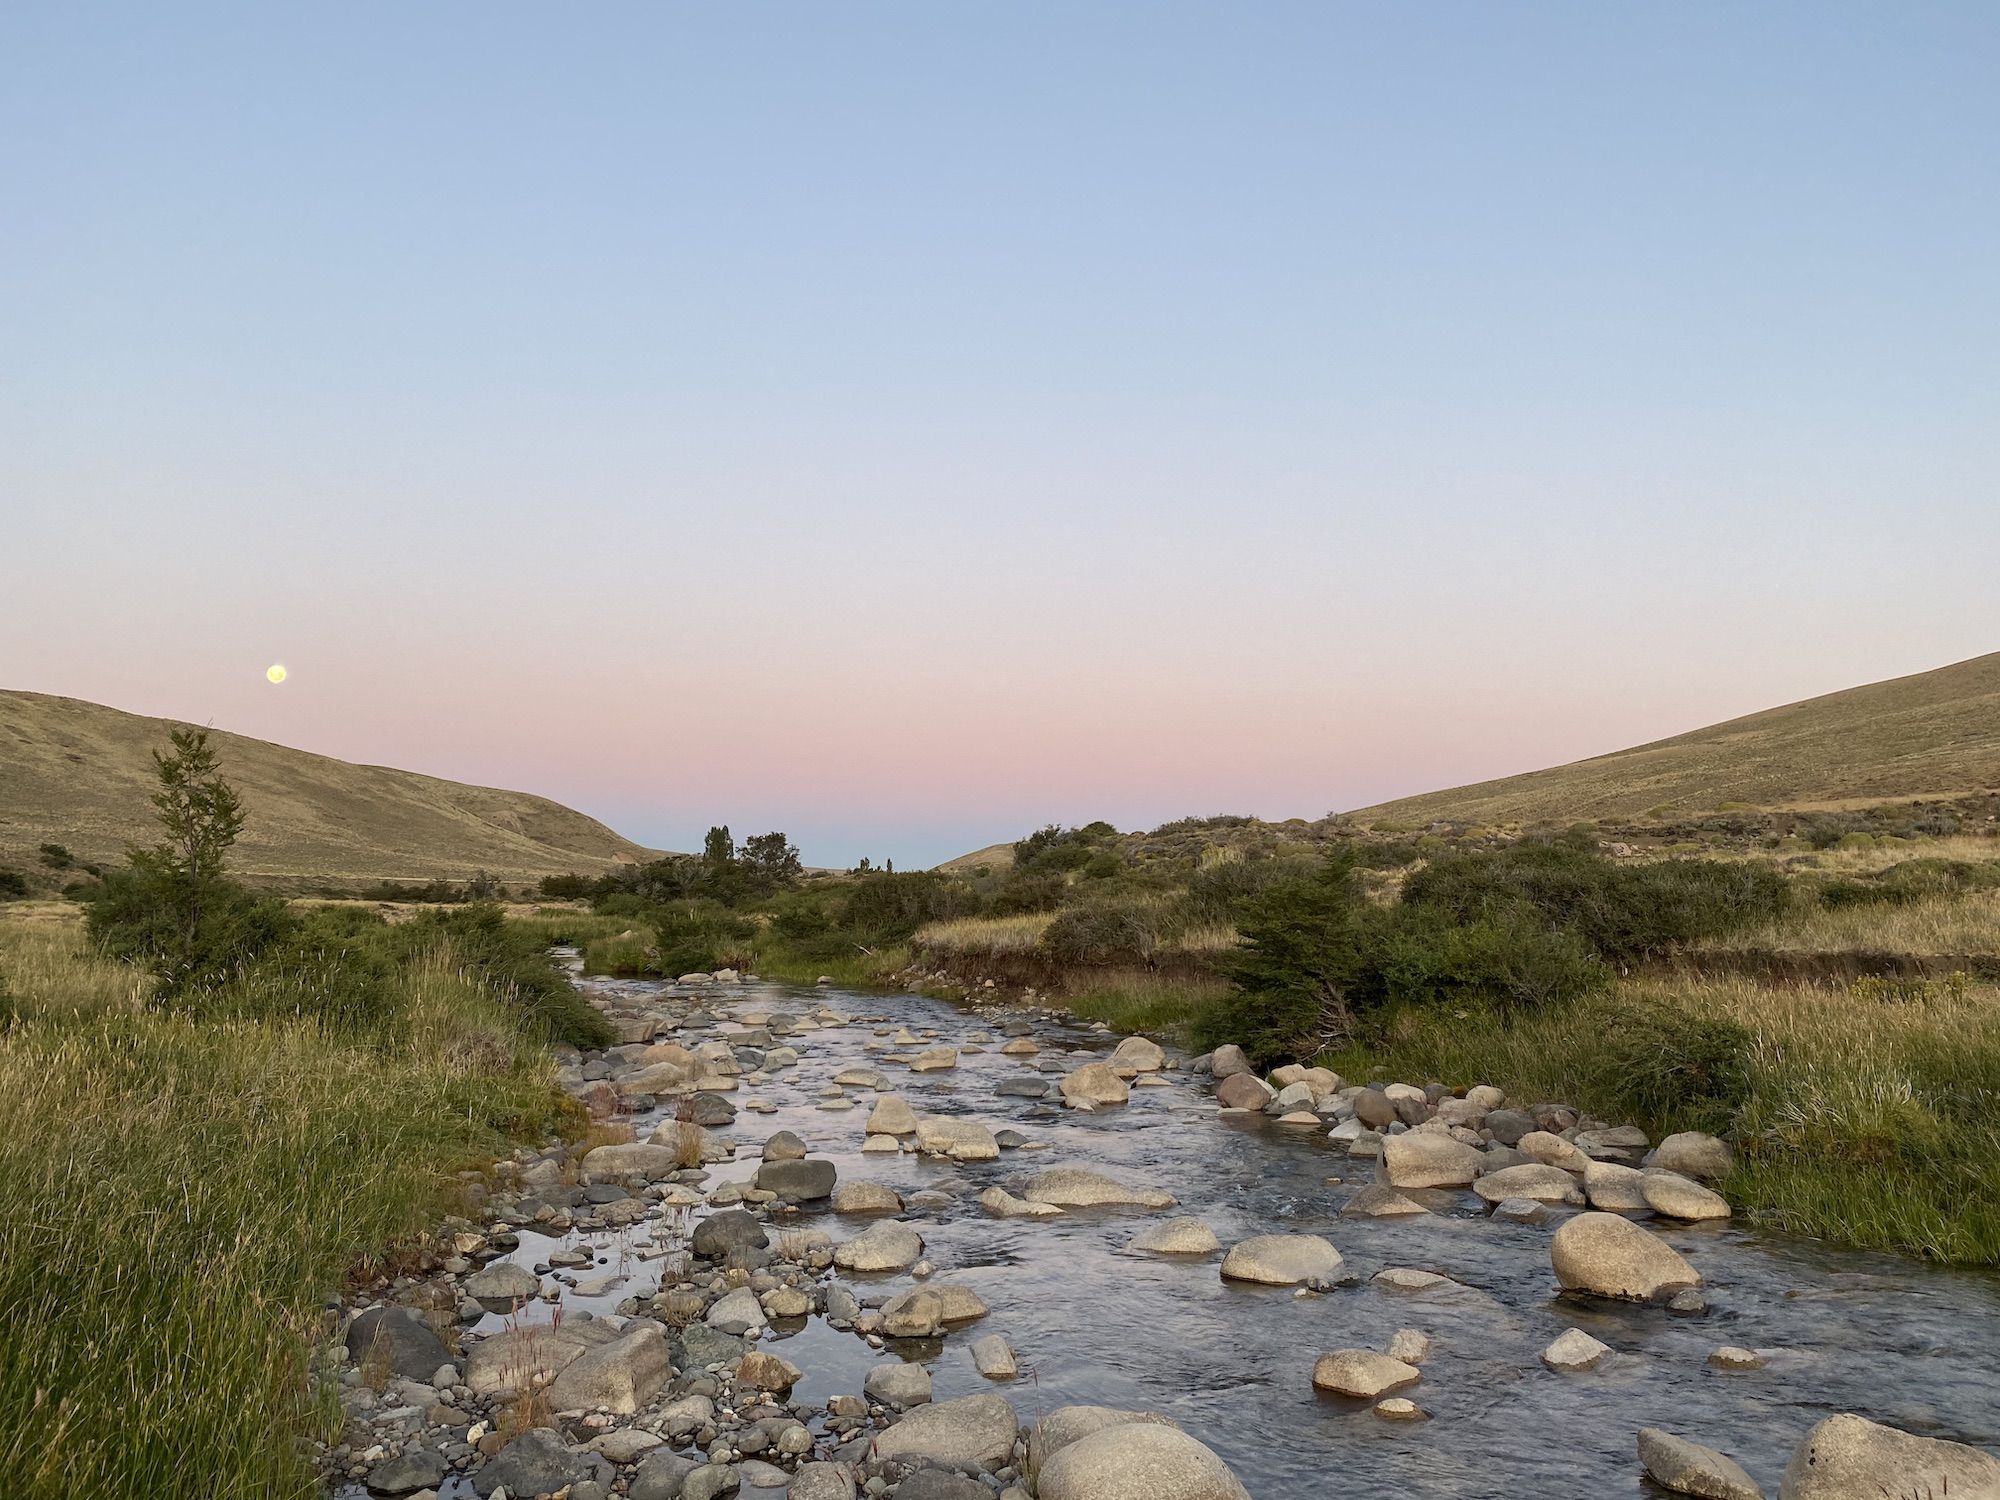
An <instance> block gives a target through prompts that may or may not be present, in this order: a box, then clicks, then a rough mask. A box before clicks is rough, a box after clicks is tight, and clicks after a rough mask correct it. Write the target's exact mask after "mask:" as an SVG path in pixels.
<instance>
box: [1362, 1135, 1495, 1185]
mask: <svg viewBox="0 0 2000 1500" xmlns="http://www.w3.org/2000/svg"><path fill="white" fill-rule="evenodd" d="M1485 1164H1486V1158H1485V1157H1483V1156H1481V1155H1480V1154H1479V1152H1478V1150H1477V1149H1476V1148H1474V1147H1472V1146H1468V1145H1466V1144H1465V1143H1464V1142H1463V1141H1455V1140H1453V1139H1452V1138H1451V1137H1450V1136H1448V1135H1440V1134H1437V1133H1435V1132H1431V1131H1410V1132H1407V1133H1405V1134H1403V1135H1392V1136H1386V1137H1384V1139H1383V1141H1382V1167H1383V1170H1384V1171H1385V1172H1386V1173H1387V1174H1388V1179H1389V1186H1390V1187H1399V1188H1435V1187H1467V1186H1470V1185H1471V1183H1472V1182H1473V1181H1474V1180H1475V1179H1476V1178H1477V1177H1478V1176H1479V1174H1480V1172H1481V1170H1482V1169H1483V1168H1484V1167H1485Z"/></svg>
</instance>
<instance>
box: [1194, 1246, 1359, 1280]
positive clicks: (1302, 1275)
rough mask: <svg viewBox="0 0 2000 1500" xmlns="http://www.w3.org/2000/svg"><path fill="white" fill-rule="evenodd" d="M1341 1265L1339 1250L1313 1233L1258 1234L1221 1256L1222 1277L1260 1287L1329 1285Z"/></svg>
mask: <svg viewBox="0 0 2000 1500" xmlns="http://www.w3.org/2000/svg"><path fill="white" fill-rule="evenodd" d="M1340 1264H1341V1262H1340V1252H1339V1251H1338V1250H1336V1249H1334V1248H1333V1246H1332V1245H1330V1244H1328V1243H1327V1242H1326V1241H1325V1240H1323V1239H1321V1238H1320V1237H1319V1236H1318V1235H1316V1234H1261V1235H1257V1236H1255V1237H1254V1238H1252V1239H1247V1240H1241V1241H1239V1242H1238V1243H1236V1244H1234V1245H1232V1246H1230V1247H1229V1253H1228V1254H1227V1255H1225V1256H1224V1257H1223V1258H1222V1279H1223V1280H1224V1281H1251V1282H1256V1283H1257V1284H1258V1285H1260V1286H1299V1285H1301V1284H1305V1285H1310V1286H1331V1285H1332V1284H1333V1280H1334V1278H1335V1277H1336V1276H1338V1275H1339V1274H1340Z"/></svg>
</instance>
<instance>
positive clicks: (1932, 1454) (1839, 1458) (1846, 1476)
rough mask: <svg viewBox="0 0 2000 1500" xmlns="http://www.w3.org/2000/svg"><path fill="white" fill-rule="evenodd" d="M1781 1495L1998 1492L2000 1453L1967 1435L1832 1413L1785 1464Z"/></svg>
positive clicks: (1981, 1497) (1820, 1499)
mask: <svg viewBox="0 0 2000 1500" xmlns="http://www.w3.org/2000/svg"><path fill="white" fill-rule="evenodd" d="M1778 1495H1779V1500H1882V1496H1884V1495H1892V1496H1898V1497H1900V1496H1923V1495H1934V1496H1936V1497H1938V1500H1944V1497H1945V1496H1947V1495H1948V1496H1950V1497H1951V1500H1996V1497H2000V1459H1997V1458H1995V1457H1993V1455H1992V1454H1990V1453H1986V1452H1984V1451H1982V1450H1981V1449H1978V1448H1972V1447H1968V1446H1966V1445H1965V1444H1964V1443H1948V1442H1945V1441H1943V1440H1942V1439H1939V1438H1924V1437H1918V1436H1916V1435H1915V1434H1914V1433H1908V1432H1900V1431H1898V1430H1897V1429H1896V1428H1894V1427H1884V1426H1882V1425H1881V1424H1880V1423H1876V1422H1870V1421H1868V1420H1867V1419H1865V1418H1863V1417H1857V1416H1855V1415H1854V1414H1853V1413H1852V1412H1848V1413H1845V1414H1843V1415H1841V1416H1837V1417H1828V1418H1827V1419H1826V1420H1825V1421H1824V1422H1821V1423H1820V1424H1819V1425H1817V1426H1816V1427H1814V1428H1813V1430H1812V1431H1811V1432H1808V1433H1807V1434H1806V1435H1805V1440H1804V1441H1803V1442H1801V1443H1800V1444H1799V1446H1798V1448H1797V1449H1796V1450H1795V1451H1794V1452H1793V1454H1792V1461H1791V1462H1790V1463H1788V1464H1786V1465H1785V1477H1784V1479H1783V1481H1782V1482H1781V1483H1780V1484H1779V1486H1778Z"/></svg>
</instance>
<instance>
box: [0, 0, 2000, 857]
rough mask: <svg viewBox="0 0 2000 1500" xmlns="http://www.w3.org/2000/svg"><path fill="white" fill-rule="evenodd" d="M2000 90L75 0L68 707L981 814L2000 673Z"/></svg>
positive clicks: (1779, 21)
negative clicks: (1935, 675) (1970, 668)
mask: <svg viewBox="0 0 2000 1500" xmlns="http://www.w3.org/2000/svg"><path fill="white" fill-rule="evenodd" d="M1996 76H2000V10H1995V9H1994V8H1993V7H1990V6H1973V5H1963V6H1945V5H1904V6H1894V7H1890V6H1882V5H1875V6H1865V7H1864V6H1842V5H1824V4H1815V5H1796V6H1788V5H1763V6H1720V5H1693V6H1679V7H1638V6H1617V7H1612V6H1603V5H1581V4H1578V5H1556V4H1535V5H1517V6H1507V7H1499V6H1473V5H1438V6H1429V7H1421V8H1419V7H1387V6H1361V5H1280V4H1267V5H1254V6H1223V5H1158V4H1149V5H1143V6H1141V5H1129V6H1128V5H1111V4H1085V5H1075V4H1065V5H1036V4H1020V5H1008V6H971V5H926V6H915V5H861V6H846V7H828V6H807V5H771V6H758V7H746V6H727V7H725V6H713V7H702V8H696V7H688V6H668V5H645V6H611V5H603V6H593V7H589V8H587V9H574V8H557V7H549V6H541V5H533V6H531V5H510V4H480V5H476V6H475V5H426V6H421V7H406V6H398V7H390V6H376V5H347V6H341V7H322V8H313V9H308V8H305V7H269V6H247V5H246V6H240V7H216V6H203V5H180V6H173V7H160V6H105V5H88V4H83V5H76V4H65V5H60V6H55V5H18V6H14V7H10V8H9V9H8V10H7V12H6V13H5V15H4V16H0V193H4V202H5V203H6V205H7V211H6V225H7V228H6V232H5V234H4V236H0V507H4V512H5V530H4V533H0V642H4V644H0V684H4V685H6V686H17V687H28V688H34V689H38V690H42V691H51V692H63V693H69V694H73V695H75V696H80V697H88V698H94V699H97V700H99V701H105V702H110V703H114V704H117V705H118V706H120V707H125V708H131V709H135V710H139V711H144V712H151V713H162V714H173V715H176V716H180V717H186V718H192V719H197V720H207V719H211V718H212V719H213V720H214V721H215V722H217V723H219V724H223V725H225V726H226V727H229V728H232V729H237V730H240V731H243V732H246V733H253V734H260V735H264V736H266V737H269V738H273V739H278V740H281V741H284V742H286V743H292V744H301V745H306V746H308V747H310V748H314V749H319V750H324V751H327V752H329V753H334V754H340V755H345V756H348V757H350V758H356V759H363V760H369V761H376V762H388V763H394V764H399V765H406V766H410V767H412V768H415V769H420V770H426V771H431V772H434V773H437V774H442V775H450V776H458V777H465V778H469V779H475V780H482V781H492V782H498V783H501V784H506V785H516V786H527V787H531V788H533V789H535V790H539V791H544V792H547V793H549V794H550V795H553V796H557V797H560V798H562V799H564V800H566V801H569V802H571V803H573V804H575V805H577V806H581V807H583V808H585V809H587V810H589V811H592V812H595V813H597V814H599V815H600V816H604V817H606V818H607V819H608V820H610V821H612V822H613V823H614V824H616V826H618V827H619V828H620V829H621V830H622V831H625V832H628V833H630V834H632V835H633V836H635V837H639V838H642V839H647V840H650V841H654V842H658V843H662V844H670V845H678V846H683V847H684V846H686V845H687V844H688V842H689V841H690V840H691V839H693V838H695V837H697V836H698V834H699V832H700V829H701V828H703V827H705V826H706V825H707V824H708V823H709V822H711V821H728V822H730V823H731V824H732V825H733V826H735V827H736V828H737V829H738V831H739V832H741V831H744V830H746V829H756V828H761V827H764V826H771V825H777V826H783V827H786V828H787V829H789V830H790V831H792V832H793V834H794V836H795V837H797V838H798V839H799V840H800V841H801V843H802V844H803V845H804V847H805V850H806V853H807V856H808V858H809V859H815V860H818V861H821V862H826V863H838V862H845V861H847V860H850V859H852V858H853V857H855V856H857V855H858V854H860V853H863V852H866V853H870V854H873V855H875V856H876V857H877V858H880V857H882V856H883V855H885V854H886V855H892V856H894V857H896V858H898V859H899V861H904V862H909V863H919V862H923V861H925V860H928V859H930V858H935V857H940V856H944V855H948V854H951V853H955V852H958V851H959V850H960V849H962V848H965V847H970V846H972V845H975V844H980V843H985V842H988V841H990V840H991V839H994V838H998V837H1004V836H1011V835H1014V834H1017V833H1019V832H1021V831H1023V830H1024V829H1026V828H1027V827H1031V826H1034V825H1035V824H1038V823H1041V822H1044V821H1049V820H1051V819H1061V820H1064V821H1083V820H1086V819H1088V818H1091V817H1097V816H1105V817H1110V818H1112V819H1113V820H1114V821H1117V822H1120V823H1121V824H1124V825H1127V826H1130V825H1133V824H1141V823H1153V822H1158V821H1161V820H1163V819H1165V818H1168V817H1173V816H1178V815H1181V814H1185V813H1191V812H1212V811H1223V810H1229V811H1254V812H1258V813H1263V814H1267V815H1272V816H1287V815H1294V814H1297V815H1305V816H1314V815H1317V814H1319V813H1322V812H1325V811H1327V810H1329V809H1331V808H1338V807H1346V806H1356V805H1361V804H1363V803H1366V802H1369V801H1374V800H1378V799H1380V798H1382V797H1386V796H1390V795H1395V794H1399V793H1403V792H1414V791H1420V790H1425V789H1428V788H1430V787H1432V786H1435V785H1440V784H1447V783H1451V782H1457V781H1464V780H1469V779H1474V778H1477V777H1483V776H1489V775H1497V774H1503V773H1507V772H1511V771H1516V770H1521V769H1527V768H1529V767H1532V766H1536V765H1541V764H1546V763H1550V762H1553V761H1559V760H1564V759H1570V758H1574V757H1576V756H1580V755H1584V754H1591V753H1596V752H1599V751H1603V750H1607V749H1611V748H1615V747H1617V746H1619V745H1622V744H1626V743H1631V742H1634V741H1638V740H1643V739H1647V738H1653V737H1657V736H1659V735H1664V734H1667V733H1671V732H1674V731H1676V730H1679V729H1683V728H1688V727H1692V726H1694V725H1696V724H1700V723H1704V722H1709V721H1712V720H1715V719H1718V718H1722V717H1725V716H1728V715H1730V714H1734V713H1739V712H1744V711H1748V710H1752V709H1755V708H1759V707H1763V706H1767V705H1768V704H1771V703H1775V702H1779V701H1785V700H1788V699H1792V698H1797V697H1801V696H1804V695H1806V694H1809V693H1814V692H1820V691H1826V690H1830V689H1834V688H1838V687H1842V686H1847V685H1850V684H1853V683H1856V682H1861V681H1866V680H1870V679H1872V678H1877V677H1882V676H1887V675H1892V674H1895V673H1899V672H1906V671H1916V670H1921V669H1924V668H1926V667H1930V666H1936V665H1940V664H1942V663H1944V662H1947V661H1951V660H1956V659H1959V658H1962V657H1965V656H1970V655H1974V654H1978V653H1980V652H1983V651H1986V650H1991V649H1995V648H1996V647H2000V638H1996V633H1995V619H1996V613H1997V612H1996V610H1995V599H1996V591H1995V589H1994V586H1993V583H1992V577H1993V562H1992V560H1993V558H1994V557H1995V556H2000V495H1996V482H1995V481H1996V479H1997V478H2000V439H1996V436H1995V434H1996V432H2000V423H1996V421H1995V417H1996V410H1995V407H1996V401H1995V398H1996V394H2000V369H1996V350H2000V278H1996V275H1995V272H1994V270H1993V265H1994V260H1995V246H1996V244H2000V198H1997V197H1996V190H1995V184H1996V181H2000V177H1996V160H1995V158H1996V154H2000V90H1996V89H1994V87H1993V86H1992V80H1993V79H1994V78H1995V77H1996ZM274 659H282V660H284V661H285V662H286V663H287V665H288V666H290V667H291V669H292V676H291V678H290V680H289V681H288V682H287V683H286V684H285V685H284V687H283V688H279V689H273V688H272V687H270V686H269V685H268V684H267V683H265V682H264V680H263V678H262V675H261V674H262V671H263V668H264V666H265V665H266V664H267V663H268V662H269V661H271V660H274Z"/></svg>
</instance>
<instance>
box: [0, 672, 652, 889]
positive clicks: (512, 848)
mask: <svg viewBox="0 0 2000 1500" xmlns="http://www.w3.org/2000/svg"><path fill="white" fill-rule="evenodd" d="M173 727H175V724H174V721H171V720H166V719H149V718H144V717H141V716H140V715H138V714H128V713H123V712H121V711H120V710H118V709H115V708H106V707H104V706H103V705H102V704H97V703H86V702H83V701H82V700H80V699H76V698H58V697H52V696H49V695H47V694H43V693H24V692H8V691H0V865H12V866H14V867H16V868H20V869H33V868H35V867H36V857H35V850H36V848H37V847H38V846H39V845H41V844H42V843H44V842H50V843H59V844H62V845H64V846H66V847H67V848H68V849H69V851H70V852H71V853H72V854H73V855H75V856H76V858H77V859H78V860H79V861H84V862H96V863H111V862H115V861H117V860H119V859H121V858H122V857H123V855H124V852H125V849H126V847H127V846H128V845H130V844H133V843H150V842H152V840H153V837H154V835H155V833H156V829H155V827H154V824H153V820H152V819H153V809H152V804H151V801H150V798H151V795H152V791H153V763H152V756H151V752H152V751H153V750H155V749H158V748H161V747H163V746H164V745H165V744H166V742H167V731H168V730H169V729H171V728H173ZM209 739H210V742H211V743H212V744H214V746H215V747H216V751H217V755H218V757H219V759H220V761H221V765H222V772H223V775H224V776H225V777H226V778H227V779H228V780H229V781H230V782H231V783H232V784H233V785H234V786H235V787H236V789H237V790H238V791H239V792H241V793H242V795H243V802H244V806H245V809H246V811H247V813H248V821H247V823H246V824H245V827H244V830H243V836H242V838H241V839H240V840H239V841H238V843H237V845H236V848H235V851H234V852H233V854H232V856H231V860H230V863H231V866H232V868H233V869H235V871H236V872H237V873H238V874H240V875H243V876H246V877H250V878H253V879H257V880H259V881H265V880H270V881H280V882H297V881H301V880H329V881H332V882H334V883H337V884H347V883H351V882H359V881H372V880H432V879H463V878H464V877H466V876H468V875H471V874H473V873H474V872H476V871H479V870H485V871H487V872H488V873H489V874H491V875H493V876H495V877H496V878H498V879H501V880H504V881H521V880H527V879H533V878H537V877H539V876H542V875H554V874H561V873H563V872H565V871H569V870H576V871H579V872H581V873H585V874H591V873H596V872H598V871H602V870H605V869H608V868H610V867H611V866H612V865H614V864H616V863H621V862H624V861H628V860H635V859H638V860H643V859H647V858H650V857H652V856H653V854H654V852H655V851H652V850H649V849H645V848H643V847H641V846H640V845H638V844H634V843H632V842H631V841H630V840H628V839H623V838H620V837H619V836H618V835H617V834H615V833H613V832H612V831H611V830H610V829H609V828H606V827H605V826H604V825H603V824H602V823H599V822H597V821H596V820H595V819H593V818H588V817H585V816H584V815H583V814H582V813H579V812H576V811H574V810H572V809H570V808H567V807H564V806H563V805H562V804H560V803H557V802H551V801H550V800H549V799H548V798H546V797H535V796H530V795H529V794H527V793H525V792H507V791H499V790H496V789H495V788H492V787H482V786H467V785H465V784H463V783H461V782H456V781H445V780H442V779H440V778H438V777H434V776H420V775H417V774H415V773H414V772H410V771H396V770H391V769H389V768H387V767H384V766H359V765H353V764H350V763H349V762H347V761H344V760H335V759H333V758H332V757H331V756H326V755H314V754H312V753H310V752H308V751H304V750H292V749H288V748H286V747H285V746H283V745H274V744H271V743H270V742H269V741H266V740H254V739H248V738H246V737H244V736H242V735H236V734H229V733H227V732H225V731H222V730H211V731H210V732H209Z"/></svg>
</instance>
